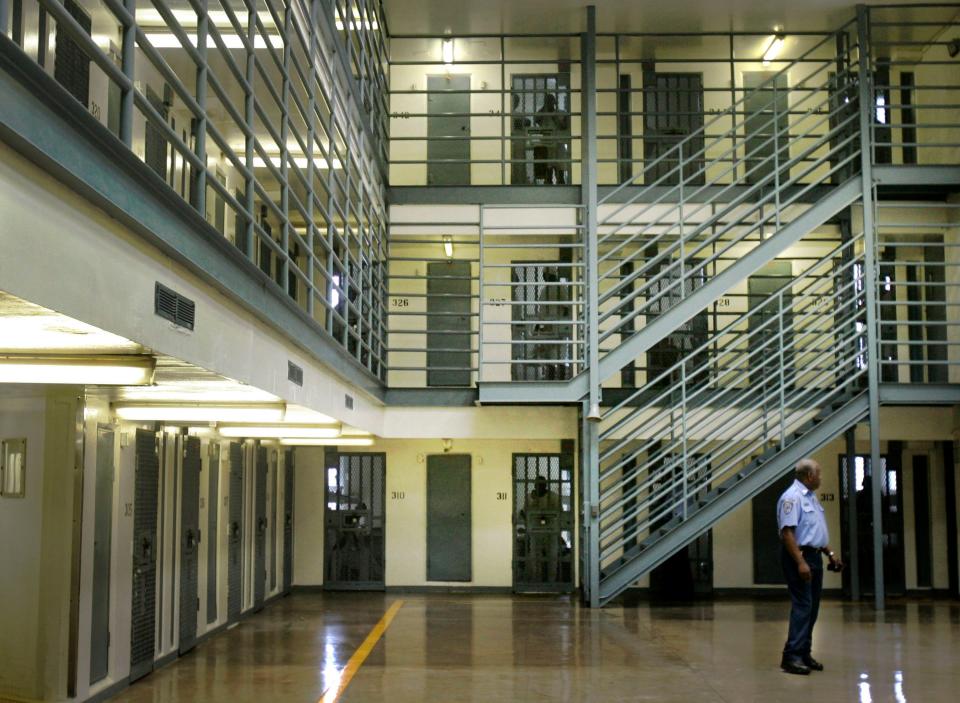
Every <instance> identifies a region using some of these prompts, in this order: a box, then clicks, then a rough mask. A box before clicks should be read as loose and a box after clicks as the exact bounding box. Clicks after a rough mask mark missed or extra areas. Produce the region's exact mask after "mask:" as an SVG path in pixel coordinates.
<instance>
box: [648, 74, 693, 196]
mask: <svg viewBox="0 0 960 703" xmlns="http://www.w3.org/2000/svg"><path fill="white" fill-rule="evenodd" d="M691 135H693V136H691ZM687 137H690V139H687ZM684 140H686V141H684ZM681 141H683V142H684V144H683V147H682V155H681V148H680V147H678V146H677V145H678V144H679V143H680V142H681ZM674 147H677V148H674ZM681 156H682V160H683V162H684V163H685V164H686V165H685V166H684V167H683V176H684V183H689V184H692V185H697V184H702V183H703V182H704V174H703V170H702V169H703V76H702V75H701V74H699V73H657V72H655V71H647V70H645V71H644V72H643V158H644V161H645V163H646V167H645V169H644V181H645V183H646V184H647V185H652V184H654V183H656V184H657V185H676V184H678V183H679V182H680V169H679V164H680V160H681Z"/></svg>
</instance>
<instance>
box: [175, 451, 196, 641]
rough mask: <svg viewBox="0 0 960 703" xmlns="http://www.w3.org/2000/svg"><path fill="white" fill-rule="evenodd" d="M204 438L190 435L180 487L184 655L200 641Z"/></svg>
mask: <svg viewBox="0 0 960 703" xmlns="http://www.w3.org/2000/svg"><path fill="white" fill-rule="evenodd" d="M200 465H201V463H200V438H199V437H187V438H186V441H185V442H184V448H183V473H182V479H181V486H180V640H179V651H180V654H185V653H186V652H189V651H190V650H191V649H193V647H194V645H196V643H197V610H198V609H199V607H200V600H199V597H198V579H199V572H200Z"/></svg>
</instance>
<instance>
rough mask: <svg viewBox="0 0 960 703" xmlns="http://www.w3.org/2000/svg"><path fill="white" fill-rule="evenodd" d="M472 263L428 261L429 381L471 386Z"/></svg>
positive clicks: (448, 384)
mask: <svg viewBox="0 0 960 703" xmlns="http://www.w3.org/2000/svg"><path fill="white" fill-rule="evenodd" d="M471 285H472V277H471V264H470V262H469V261H436V262H433V263H429V264H427V385H428V386H469V385H470V377H471V366H472V364H471V363H470V358H471V354H472V352H471V340H472V335H471V309H472V298H471V297H470V296H471Z"/></svg>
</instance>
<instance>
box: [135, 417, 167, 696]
mask: <svg viewBox="0 0 960 703" xmlns="http://www.w3.org/2000/svg"><path fill="white" fill-rule="evenodd" d="M135 461H136V470H135V471H136V475H135V477H134V488H133V493H134V498H133V584H132V585H133V598H132V604H131V605H132V613H131V622H130V681H136V680H137V679H139V678H141V677H143V676H146V675H147V674H149V673H150V672H151V671H153V654H154V644H155V638H156V616H157V609H156V603H157V549H156V545H157V500H158V498H159V490H158V489H159V482H160V460H159V457H158V456H157V435H156V433H155V432H150V431H148V430H141V429H138V430H137V439H136V460H135Z"/></svg>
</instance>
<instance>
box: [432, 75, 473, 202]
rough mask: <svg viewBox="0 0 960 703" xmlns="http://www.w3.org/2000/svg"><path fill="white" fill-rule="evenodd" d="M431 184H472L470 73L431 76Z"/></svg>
mask: <svg viewBox="0 0 960 703" xmlns="http://www.w3.org/2000/svg"><path fill="white" fill-rule="evenodd" d="M427 91H428V95H427V185H432V186H449V185H469V184H470V114H469V113H470V92H469V91H470V76H468V75H462V74H460V75H455V76H454V75H451V76H427Z"/></svg>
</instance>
